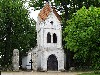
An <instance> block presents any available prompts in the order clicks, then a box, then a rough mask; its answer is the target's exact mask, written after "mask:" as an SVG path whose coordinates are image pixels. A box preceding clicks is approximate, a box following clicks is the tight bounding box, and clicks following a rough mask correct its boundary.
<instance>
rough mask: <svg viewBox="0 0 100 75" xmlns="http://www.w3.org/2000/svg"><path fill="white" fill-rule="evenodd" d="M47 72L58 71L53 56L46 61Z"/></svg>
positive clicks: (55, 59) (56, 62)
mask: <svg viewBox="0 0 100 75" xmlns="http://www.w3.org/2000/svg"><path fill="white" fill-rule="evenodd" d="M47 70H50V71H57V70H58V61H57V58H56V56H55V55H53V54H52V55H50V56H49V57H48V60H47Z"/></svg>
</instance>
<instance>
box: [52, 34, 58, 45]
mask: <svg viewBox="0 0 100 75" xmlns="http://www.w3.org/2000/svg"><path fill="white" fill-rule="evenodd" d="M53 43H57V36H56V34H55V33H54V34H53Z"/></svg>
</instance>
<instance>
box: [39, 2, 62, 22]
mask: <svg viewBox="0 0 100 75" xmlns="http://www.w3.org/2000/svg"><path fill="white" fill-rule="evenodd" d="M51 12H53V13H54V14H55V16H56V17H57V18H58V20H59V21H60V20H61V18H60V16H59V14H58V13H57V11H56V10H55V8H54V7H52V8H51V7H50V5H49V3H46V5H45V6H44V7H43V9H42V10H41V11H40V13H39V14H38V17H39V18H40V21H43V20H46V18H47V17H48V16H49V14H50V13H51Z"/></svg>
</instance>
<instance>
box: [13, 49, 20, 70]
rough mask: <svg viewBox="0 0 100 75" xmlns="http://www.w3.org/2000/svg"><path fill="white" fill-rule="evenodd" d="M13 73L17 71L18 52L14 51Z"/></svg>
mask: <svg viewBox="0 0 100 75" xmlns="http://www.w3.org/2000/svg"><path fill="white" fill-rule="evenodd" d="M12 63H13V71H19V50H18V49H14V50H13V60H12Z"/></svg>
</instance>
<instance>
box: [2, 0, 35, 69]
mask: <svg viewBox="0 0 100 75" xmlns="http://www.w3.org/2000/svg"><path fill="white" fill-rule="evenodd" d="M35 44H36V31H35V21H34V20H31V19H30V18H29V13H28V10H27V9H25V7H24V6H23V2H22V1H21V0H0V56H1V60H0V64H1V65H2V66H5V67H6V66H8V65H9V64H11V61H12V60H11V59H12V53H13V50H14V49H19V50H20V57H21V56H23V54H25V53H26V52H27V51H28V50H29V49H31V48H32V47H34V46H35Z"/></svg>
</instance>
